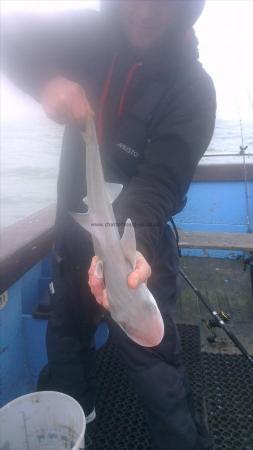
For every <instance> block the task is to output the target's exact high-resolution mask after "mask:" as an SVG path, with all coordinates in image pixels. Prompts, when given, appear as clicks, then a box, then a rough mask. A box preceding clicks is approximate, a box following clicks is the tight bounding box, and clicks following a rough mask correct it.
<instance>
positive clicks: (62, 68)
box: [5, 0, 216, 450]
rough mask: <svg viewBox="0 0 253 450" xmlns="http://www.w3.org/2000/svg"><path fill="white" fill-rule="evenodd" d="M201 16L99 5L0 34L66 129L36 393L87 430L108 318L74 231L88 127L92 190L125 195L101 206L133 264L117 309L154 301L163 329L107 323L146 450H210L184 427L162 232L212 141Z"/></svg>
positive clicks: (23, 78) (167, 233) (184, 8)
mask: <svg viewBox="0 0 253 450" xmlns="http://www.w3.org/2000/svg"><path fill="white" fill-rule="evenodd" d="M203 6H204V0H192V1H190V0H184V1H181V0H180V1H178V0H177V1H171V0H163V1H159V0H156V1H155V0H121V1H117V0H114V1H109V0H107V1H106V0H104V1H103V2H102V5H101V12H100V13H97V12H80V11H79V12H78V13H76V12H73V13H71V14H69V13H68V14H66V15H65V14H64V15H62V17H61V18H59V20H58V21H55V19H54V18H52V17H46V18H41V19H40V20H39V21H38V19H34V21H33V22H31V20H30V26H29V27H27V28H26V29H25V28H24V27H23V28H22V26H20V29H22V33H21V35H19V34H18V30H16V34H15V33H14V34H12V32H11V28H10V29H9V31H8V30H7V31H6V42H7V44H6V48H7V55H6V62H5V64H6V68H7V69H6V70H7V72H9V74H10V75H11V76H12V77H13V78H14V80H15V81H16V83H17V84H19V85H20V86H21V87H22V88H23V89H24V90H26V91H27V92H28V93H30V95H32V96H33V97H35V98H36V99H37V100H38V101H39V102H41V104H42V106H43V108H44V110H45V111H46V113H47V115H48V116H49V117H50V118H51V119H53V120H55V121H56V122H58V123H62V124H65V125H66V128H65V132H64V138H63V149H62V155H61V162H60V172H59V179H58V203H57V217H56V224H55V226H56V238H55V243H54V256H55V257H54V286H55V295H54V298H53V303H52V314H51V318H50V320H49V324H48V332H47V350H48V361H49V362H48V368H49V371H48V380H47V388H51V389H55V390H59V391H63V392H65V393H68V394H70V395H72V396H73V397H75V398H76V399H77V400H78V401H79V402H80V404H81V405H82V407H83V409H84V411H85V414H86V418H87V422H89V421H91V420H94V419H95V409H94V408H95V403H94V402H95V388H94V380H93V379H92V373H91V370H90V368H91V366H92V359H93V356H94V350H92V342H93V338H94V332H95V330H96V327H97V325H98V323H99V321H100V320H101V311H102V309H101V306H102V307H103V308H104V309H105V310H108V311H109V312H110V311H111V314H112V317H114V314H113V307H114V306H113V302H112V300H111V298H112V297H110V295H111V292H110V289H109V287H108V286H109V285H110V283H109V281H107V280H109V279H110V276H112V272H113V268H115V273H118V272H117V270H116V269H118V267H117V266H116V265H117V261H116V260H115V261H114V259H113V255H114V253H112V257H111V259H110V260H109V259H108V253H107V254H106V257H107V261H108V262H107V265H106V264H105V265H104V267H102V263H104V262H105V261H102V262H101V260H100V258H98V256H100V257H101V255H96V256H93V255H94V251H93V246H92V240H91V238H90V234H89V233H88V232H87V231H84V229H83V228H82V227H84V228H85V229H86V230H87V229H88V228H89V227H90V225H91V223H90V222H89V224H88V225H87V221H86V218H85V217H84V216H86V213H87V208H89V211H90V202H89V197H90V194H89V192H88V206H87V205H86V204H85V203H84V202H83V198H84V197H85V196H86V195H87V186H88V184H89V183H88V180H87V179H86V180H85V170H84V169H85V167H86V165H87V158H86V160H85V151H84V148H85V144H84V140H85V142H86V152H87V151H88V143H89V142H90V143H91V142H92V139H91V140H90V141H89V136H88V134H87V133H88V132H89V131H88V132H87V124H88V123H91V118H94V119H95V122H96V134H97V136H98V143H99V147H100V157H101V161H102V168H103V173H104V178H105V180H106V181H107V182H109V183H110V184H112V183H117V184H118V185H119V184H121V185H123V189H122V191H121V192H120V193H119V192H118V194H119V195H118V197H117V198H116V195H114V194H113V195H112V197H113V198H112V200H114V202H113V211H114V213H115V220H116V223H119V224H122V225H119V227H117V229H119V232H120V235H122V234H123V237H122V240H123V241H124V239H125V241H126V242H128V243H129V242H134V245H133V247H132V248H134V253H135V254H134V258H132V256H133V255H132V254H131V255H130V256H129V249H128V247H129V246H128V245H125V246H123V243H122V247H121V249H122V251H123V252H124V255H125V260H128V262H129V264H130V263H131V264H130V265H129V266H128V267H129V275H128V276H127V280H126V281H127V284H126V287H127V289H128V291H126V292H127V294H126V295H125V296H124V298H126V296H127V295H128V294H129V292H130V294H129V299H130V298H131V301H132V298H134V297H133V295H135V294H134V293H136V292H138V289H142V288H143V287H144V286H145V284H147V287H148V289H146V290H145V293H146V294H147V292H150V293H151V294H152V298H154V299H155V302H153V300H150V301H151V303H150V304H152V305H153V307H154V308H157V307H155V306H154V305H157V306H158V309H155V311H156V314H157V316H156V317H158V316H159V315H161V317H162V320H161V321H160V319H159V320H158V321H157V324H158V325H157V327H154V328H153V331H154V330H155V331H154V332H153V334H152V333H151V331H150V333H146V334H145V330H144V328H145V327H144V328H143V330H142V328H141V321H140V329H139V330H138V329H136V328H133V329H131V327H130V328H129V324H128V323H126V322H127V318H126V320H125V319H124V323H123V322H121V323H120V321H119V320H118V321H117V320H116V319H115V320H110V319H108V321H109V328H110V333H111V336H112V339H114V341H115V343H116V344H117V346H118V348H119V351H120V353H121V354H122V357H123V358H124V360H125V362H126V364H127V367H128V370H129V373H130V375H131V377H132V379H133V381H134V383H135V386H136V389H137V390H138V393H139V395H140V396H141V397H142V400H143V403H144V405H145V408H146V415H147V421H148V424H149V428H150V431H151V435H152V439H153V443H154V448H155V449H156V450H202V449H204V448H211V446H210V443H209V441H208V439H205V437H204V436H202V432H201V429H200V427H199V425H198V424H197V422H196V420H195V418H194V413H193V411H192V407H191V402H190V394H189V391H188V388H187V380H186V376H185V373H184V368H183V365H182V361H181V347H180V340H179V336H178V332H177V329H176V326H175V324H174V322H173V319H172V313H173V306H174V305H175V301H176V297H177V293H178V264H179V263H178V254H177V246H176V242H175V238H174V235H173V232H172V231H171V229H170V227H169V226H168V225H167V223H168V221H169V219H170V218H171V217H172V216H173V215H175V214H176V213H177V212H179V211H180V210H182V208H183V207H184V204H185V195H186V193H187V190H188V188H189V185H190V183H191V180H192V178H193V175H194V171H195V168H196V166H197V164H198V161H199V160H200V158H201V157H202V155H203V153H204V152H205V150H206V148H207V147H208V144H209V142H210V139H211V137H212V134H213V129H214V122H215V109H216V105H215V91H214V87H213V84H212V81H211V79H210V77H209V76H208V75H207V74H206V72H205V71H204V69H203V68H202V66H201V64H200V63H199V61H198V50H197V40H196V37H195V35H194V31H193V28H192V27H193V25H194V23H195V21H196V20H197V18H198V17H199V15H200V14H201V12H202V9H203ZM36 20H37V22H36ZM20 23H21V22H20ZM17 28H18V27H17ZM18 35H19V36H20V39H18V38H17V36H18ZM31 37H32V38H31ZM87 136H88V137H87ZM93 136H94V135H93ZM93 142H94V139H93ZM86 172H87V176H88V174H89V173H90V172H91V171H89V170H88V171H87V167H86ZM91 177H92V175H91ZM86 178H87V177H86ZM93 181H94V180H93ZM86 182H87V183H86ZM91 182H92V180H91ZM113 189H114V188H113ZM93 193H94V192H93ZM92 195H93V194H92ZM106 198H107V199H109V194H108V197H106ZM93 200H94V196H93ZM86 203H87V202H86ZM95 203H96V202H95ZM95 203H94V202H93V206H94V204H95ZM108 204H109V203H108ZM108 207H109V206H108ZM70 213H72V214H70ZM73 213H74V214H73ZM73 216H74V218H73ZM75 219H77V220H75ZM129 219H130V222H131V224H130V225H131V226H130V228H131V227H132V226H133V228H134V231H133V233H134V238H133V234H132V235H131V236H132V237H131V238H130V240H129V236H128V240H126V238H124V234H125V233H126V234H127V233H128V232H127V231H126V227H125V232H124V233H123V228H124V227H123V226H124V224H125V223H126V222H127V220H129ZM77 222H78V223H79V224H81V225H82V227H80V225H79V224H78V223H77ZM116 223H115V224H109V225H110V226H111V227H113V226H116ZM93 225H96V224H95V223H93ZM97 226H98V227H99V223H97ZM107 228H108V229H109V226H108V227H107ZM131 229H132V228H131ZM96 233H98V232H94V231H93V235H94V234H96ZM97 236H98V234H97ZM108 236H109V234H108ZM94 242H95V244H94V245H95V248H96V242H97V241H96V239H95V240H94ZM131 245H132V244H131ZM131 245H130V247H131ZM97 248H98V249H100V250H101V246H100V247H99V246H98V247H97ZM101 252H102V250H101ZM101 252H100V253H101ZM132 253H133V252H132ZM101 254H102V253H101ZM117 255H118V253H117ZM130 260H132V261H130ZM133 261H134V262H133ZM108 266H110V267H111V269H110V270H109V269H108ZM107 269H108V270H109V272H110V273H108V274H107V276H106V270H107ZM103 271H105V272H104V274H103ZM87 273H88V276H87ZM103 275H105V276H103ZM105 281H106V285H105ZM108 283H109V284H108ZM110 286H111V285H110ZM107 288H108V289H107ZM131 291H132V294H133V295H131ZM143 292H144V291H143ZM151 294H150V295H151ZM119 295H120V293H119ZM147 295H148V294H147ZM94 297H95V298H96V300H97V303H96V302H95V301H94ZM136 298H137V297H136ZM150 298H151V297H150ZM123 300H124V299H123ZM129 302H130V300H129ZM134 307H135V305H134V304H133V308H134ZM150 310H152V308H151V309H150ZM105 314H107V313H105ZM119 314H120V311H119ZM143 314H144V313H143ZM115 317H116V316H115ZM143 317H144V316H143ZM159 317H160V316H159ZM141 330H142V331H141ZM146 331H147V330H146ZM144 334H145V336H144Z"/></svg>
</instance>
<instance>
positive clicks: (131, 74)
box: [117, 62, 142, 117]
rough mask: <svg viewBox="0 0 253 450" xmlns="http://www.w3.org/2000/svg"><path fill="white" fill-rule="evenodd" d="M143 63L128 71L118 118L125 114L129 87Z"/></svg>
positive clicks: (136, 64)
mask: <svg viewBox="0 0 253 450" xmlns="http://www.w3.org/2000/svg"><path fill="white" fill-rule="evenodd" d="M141 65H142V63H141V62H139V63H135V64H134V65H133V66H132V67H131V68H130V69H129V71H128V73H127V76H126V80H125V83H124V87H123V90H122V94H121V98H120V102H119V107H118V112H117V114H118V117H121V116H122V114H123V112H124V108H125V103H126V98H127V94H128V91H129V87H130V84H131V82H132V80H133V77H134V75H135V72H136V71H137V70H138V69H139V67H141Z"/></svg>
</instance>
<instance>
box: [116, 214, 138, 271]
mask: <svg viewBox="0 0 253 450" xmlns="http://www.w3.org/2000/svg"><path fill="white" fill-rule="evenodd" d="M120 242H121V246H122V250H123V253H124V255H125V258H126V259H127V260H128V261H129V262H130V264H131V266H132V267H133V269H134V268H135V265H136V239H135V231H134V226H133V224H132V221H131V219H127V221H126V223H125V229H124V233H123V236H122V238H121V241H120Z"/></svg>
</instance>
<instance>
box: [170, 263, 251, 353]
mask: <svg viewBox="0 0 253 450" xmlns="http://www.w3.org/2000/svg"><path fill="white" fill-rule="evenodd" d="M181 265H182V268H183V269H184V271H185V272H186V274H187V275H188V276H189V278H190V279H191V280H192V282H193V283H194V284H195V285H196V286H197V287H198V289H199V290H200V291H201V292H202V293H203V294H204V295H206V297H207V298H208V299H209V302H210V304H211V305H212V307H213V308H214V309H215V310H216V311H218V312H219V311H220V310H223V311H225V312H226V313H228V314H229V315H230V317H231V320H230V321H229V323H228V326H229V328H230V329H231V331H232V332H233V333H234V334H235V335H236V336H237V337H238V338H239V340H240V341H241V342H242V344H243V345H244V346H245V347H246V349H247V350H248V352H249V353H251V354H253V296H252V290H251V282H250V275H249V268H248V269H247V270H246V271H245V272H244V271H243V262H242V260H240V259H239V260H232V259H216V258H197V257H183V258H182V260H181ZM210 317H211V316H210V314H209V313H208V312H207V311H206V309H205V307H204V306H203V305H202V304H201V303H200V301H199V300H198V298H197V297H196V295H195V294H194V292H193V291H192V290H191V288H190V287H188V286H187V285H186V283H185V282H184V281H182V293H181V295H180V298H179V300H178V304H177V309H176V312H175V320H176V322H177V323H188V324H193V325H199V326H200V331H201V351H205V352H212V353H219V352H222V353H227V354H235V353H240V352H239V350H237V349H236V348H235V346H234V344H233V343H232V342H231V341H230V339H229V338H228V337H227V336H226V335H225V333H224V332H223V331H222V330H219V329H218V330H217V329H216V334H217V340H216V343H213V344H210V343H209V342H208V341H207V339H206V338H207V336H210V332H209V331H208V329H207V328H206V326H205V325H204V323H203V321H202V320H203V319H204V320H209V319H210Z"/></svg>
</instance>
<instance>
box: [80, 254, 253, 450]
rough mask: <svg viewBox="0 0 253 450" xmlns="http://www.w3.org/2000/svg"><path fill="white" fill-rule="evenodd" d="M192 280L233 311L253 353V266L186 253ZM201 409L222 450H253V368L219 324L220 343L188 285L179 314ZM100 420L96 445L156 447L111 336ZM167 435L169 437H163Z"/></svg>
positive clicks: (102, 374)
mask: <svg viewBox="0 0 253 450" xmlns="http://www.w3.org/2000/svg"><path fill="white" fill-rule="evenodd" d="M181 263H182V266H183V268H184V270H185V271H186V272H187V274H188V275H189V277H190V278H191V279H192V281H193V282H194V283H195V284H196V285H197V286H198V287H199V289H201V290H202V292H203V293H204V294H206V295H207V296H208V298H209V300H210V303H211V304H212V305H213V306H214V307H215V308H216V309H217V310H220V309H224V310H225V311H226V312H227V313H229V314H230V315H231V322H230V327H231V329H232V330H233V331H234V332H235V333H236V334H237V336H238V338H239V339H241V340H242V342H243V343H244V345H245V346H246V348H247V349H248V350H249V351H250V352H252V353H253V336H252V334H253V333H252V329H253V328H252V327H253V299H252V294H251V286H250V279H249V273H245V272H243V270H242V263H241V262H240V261H235V260H234V261H233V260H221V259H217V260H215V259H208V258H206V259H205V258H201V259H200V258H189V257H187V258H182V261H181ZM175 318H176V321H177V323H178V328H179V332H180V335H181V340H182V346H183V356H184V363H185V366H186V369H187V372H188V375H189V379H190V382H191V387H192V392H193V401H194V405H195V410H196V411H197V413H198V415H199V416H200V417H201V418H202V420H203V421H204V422H205V423H206V425H207V427H208V429H209V431H210V435H211V436H212V439H213V443H214V447H213V448H214V450H253V369H252V367H251V366H250V364H249V362H248V361H247V360H246V359H245V357H243V356H241V355H240V354H238V353H239V352H238V351H237V349H235V347H234V345H233V344H232V343H230V342H229V341H228V339H227V338H226V337H225V336H224V333H223V332H222V331H221V330H218V333H217V334H218V339H217V343H215V344H210V343H208V342H207V341H206V337H207V336H208V334H209V332H208V330H206V329H205V327H204V325H203V322H202V318H206V319H209V316H208V314H206V311H205V310H204V309H203V307H202V306H201V305H200V304H199V302H198V300H197V299H196V297H195V294H193V293H192V292H191V290H190V289H188V287H185V286H184V289H183V291H182V294H181V296H180V299H179V302H178V307H177V311H176V314H175ZM95 370H96V377H97V381H98V395H97V402H96V412H97V419H96V420H95V422H94V423H92V424H90V425H88V427H87V432H86V447H85V448H87V449H88V450H99V449H102V448H103V449H105V450H119V449H120V450H130V449H132V450H154V449H153V448H152V444H151V439H150V435H149V432H148V429H147V425H146V422H145V412H144V410H143V408H142V405H141V402H140V400H139V399H138V395H137V394H136V392H135V390H134V387H133V386H132V383H131V381H130V380H129V379H128V377H127V374H126V370H125V368H124V363H123V361H121V360H120V357H119V355H118V354H117V349H116V348H115V347H114V346H113V344H111V343H110V340H109V342H108V343H107V344H106V345H105V346H104V347H103V348H102V349H101V350H99V351H98V354H97V363H96V369H95ZM161 439H162V437H161Z"/></svg>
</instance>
